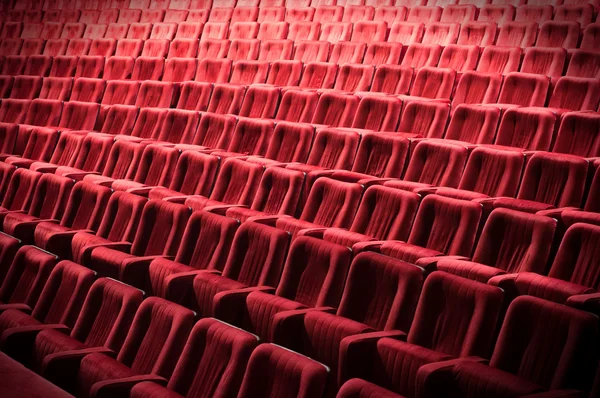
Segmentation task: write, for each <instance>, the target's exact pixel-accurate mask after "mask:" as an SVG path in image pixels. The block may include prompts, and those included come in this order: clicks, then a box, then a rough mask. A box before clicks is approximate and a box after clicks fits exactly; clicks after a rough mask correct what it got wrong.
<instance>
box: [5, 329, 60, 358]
mask: <svg viewBox="0 0 600 398" xmlns="http://www.w3.org/2000/svg"><path fill="white" fill-rule="evenodd" d="M50 329H52V330H58V331H60V332H63V333H65V334H69V333H70V332H71V329H70V328H68V327H67V326H65V325H61V324H47V325H30V326H18V327H14V328H10V329H6V330H5V331H4V333H2V337H1V338H0V347H2V351H4V352H5V353H6V354H8V355H10V356H12V357H14V358H20V357H21V356H22V355H23V352H29V349H30V348H31V347H33V344H34V342H35V338H36V336H37V335H38V333H39V332H41V331H42V330H50Z"/></svg>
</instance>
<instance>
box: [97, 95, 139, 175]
mask: <svg viewBox="0 0 600 398" xmlns="http://www.w3.org/2000/svg"><path fill="white" fill-rule="evenodd" d="M138 113H139V108H137V107H135V106H130V105H112V106H111V107H110V109H109V110H108V113H107V114H106V117H105V119H104V123H103V125H102V128H101V132H102V133H104V134H111V135H117V134H124V135H131V132H132V131H133V128H134V126H135V121H136V119H137V116H138ZM102 167H104V163H103V164H102Z"/></svg>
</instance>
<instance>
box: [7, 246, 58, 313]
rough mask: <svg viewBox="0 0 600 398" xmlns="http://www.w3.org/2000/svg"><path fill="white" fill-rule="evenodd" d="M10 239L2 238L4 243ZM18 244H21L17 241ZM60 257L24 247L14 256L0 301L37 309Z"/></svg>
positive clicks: (34, 248)
mask: <svg viewBox="0 0 600 398" xmlns="http://www.w3.org/2000/svg"><path fill="white" fill-rule="evenodd" d="M7 237H8V235H6V236H2V243H3V245H5V240H6V238H7ZM15 241H16V242H20V241H17V240H15ZM57 262H58V257H57V256H55V255H53V254H51V253H48V252H46V251H43V250H41V249H38V248H36V247H35V246H22V247H21V248H19V250H18V251H16V253H15V254H14V258H13V259H12V262H11V264H10V268H9V269H8V272H7V273H6V274H4V275H2V276H3V282H2V285H1V286H0V300H2V302H3V303H6V304H12V303H23V304H27V305H28V306H29V307H30V308H33V307H35V305H36V303H37V301H38V299H39V297H40V294H41V292H42V289H43V288H44V285H45V284H46V281H47V280H48V277H49V275H50V272H51V271H52V269H53V268H54V266H55V265H56V263H57Z"/></svg>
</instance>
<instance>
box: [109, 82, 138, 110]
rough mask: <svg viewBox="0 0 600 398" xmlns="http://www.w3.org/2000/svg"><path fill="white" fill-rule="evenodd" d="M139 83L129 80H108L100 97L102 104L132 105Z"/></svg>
mask: <svg viewBox="0 0 600 398" xmlns="http://www.w3.org/2000/svg"><path fill="white" fill-rule="evenodd" d="M144 83H145V82H144ZM140 85H141V83H140V82H138V81H131V80H109V81H108V82H107V85H106V91H105V92H104V96H103V97H102V104H103V105H114V104H122V105H134V104H135V102H136V99H137V96H138V92H139V90H140Z"/></svg>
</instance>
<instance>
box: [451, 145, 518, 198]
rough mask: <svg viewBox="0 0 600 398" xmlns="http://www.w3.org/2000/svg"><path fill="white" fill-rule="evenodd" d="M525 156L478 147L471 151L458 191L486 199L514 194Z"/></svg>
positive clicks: (512, 195) (514, 152)
mask: <svg viewBox="0 0 600 398" xmlns="http://www.w3.org/2000/svg"><path fill="white" fill-rule="evenodd" d="M524 164H525V154H524V153H522V152H520V151H507V150H500V149H495V148H487V147H478V148H475V149H474V150H473V152H471V155H470V156H469V160H468V161H467V165H466V166H465V171H464V173H463V176H462V178H461V180H460V184H459V185H458V188H460V189H466V190H469V191H473V192H479V193H482V194H485V195H488V196H490V197H498V196H509V197H514V196H515V195H516V194H517V189H518V187H519V182H520V181H521V174H522V172H523V166H524Z"/></svg>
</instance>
